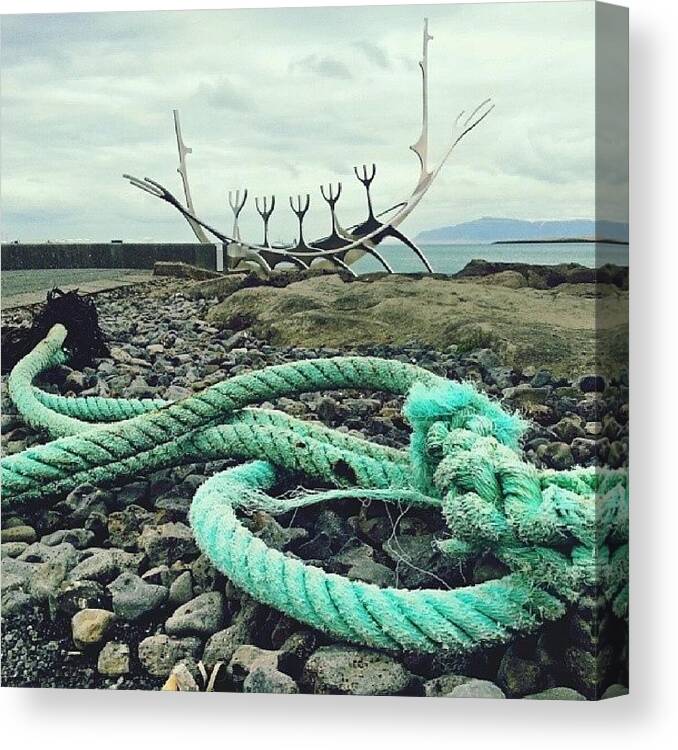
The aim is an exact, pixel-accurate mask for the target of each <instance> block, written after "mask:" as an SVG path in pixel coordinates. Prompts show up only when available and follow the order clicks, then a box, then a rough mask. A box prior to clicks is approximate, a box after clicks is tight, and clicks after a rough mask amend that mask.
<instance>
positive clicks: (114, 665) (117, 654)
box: [97, 641, 130, 677]
mask: <svg viewBox="0 0 678 750" xmlns="http://www.w3.org/2000/svg"><path fill="white" fill-rule="evenodd" d="M129 661H130V652H129V646H128V645H127V644H126V643H114V642H113V641H109V643H107V644H106V645H105V646H104V647H103V648H102V649H101V651H100V653H99V658H98V660H97V670H98V671H99V673H100V674H103V675H106V676H107V677H119V676H120V675H124V674H128V673H129Z"/></svg>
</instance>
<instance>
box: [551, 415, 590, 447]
mask: <svg viewBox="0 0 678 750" xmlns="http://www.w3.org/2000/svg"><path fill="white" fill-rule="evenodd" d="M552 430H553V432H555V433H556V435H557V436H558V437H559V438H560V439H561V440H562V441H563V442H564V443H571V442H572V441H573V440H574V439H575V438H583V437H584V436H585V434H586V433H585V432H584V420H583V419H582V418H581V417H563V418H562V419H561V420H560V421H559V422H557V423H556V424H554V425H553V427H552Z"/></svg>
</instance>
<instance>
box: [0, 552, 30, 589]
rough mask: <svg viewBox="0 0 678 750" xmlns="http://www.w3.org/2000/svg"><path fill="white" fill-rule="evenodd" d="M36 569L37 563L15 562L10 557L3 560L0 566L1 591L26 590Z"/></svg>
mask: <svg viewBox="0 0 678 750" xmlns="http://www.w3.org/2000/svg"><path fill="white" fill-rule="evenodd" d="M38 567H39V563H31V562H26V561H24V560H15V559H14V558H12V557H5V558H3V559H2V564H1V570H2V575H1V576H0V584H1V585H2V590H3V591H6V590H14V589H22V588H26V587H27V586H28V584H29V582H30V580H31V578H32V577H33V575H35V573H36V571H37V569H38Z"/></svg>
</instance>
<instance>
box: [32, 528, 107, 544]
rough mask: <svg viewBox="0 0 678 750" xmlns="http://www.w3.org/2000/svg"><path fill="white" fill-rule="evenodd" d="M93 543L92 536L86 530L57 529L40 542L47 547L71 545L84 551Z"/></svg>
mask: <svg viewBox="0 0 678 750" xmlns="http://www.w3.org/2000/svg"><path fill="white" fill-rule="evenodd" d="M93 541H94V534H92V532H91V531H87V530H86V529H59V530H58V531H54V532H53V533H51V534H47V535H46V536H43V537H42V539H41V540H40V542H41V543H42V544H46V545H47V546H48V547H55V546H57V545H59V544H64V543H65V544H71V545H72V546H73V547H75V548H76V549H85V547H89V546H90V545H91V544H92V542H93Z"/></svg>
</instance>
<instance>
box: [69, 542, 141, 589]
mask: <svg viewBox="0 0 678 750" xmlns="http://www.w3.org/2000/svg"><path fill="white" fill-rule="evenodd" d="M140 562H141V560H140V557H139V556H138V555H133V554H130V553H127V552H123V551H122V550H118V549H107V550H98V551H96V552H94V554H92V555H91V556H90V557H86V558H85V559H84V560H82V561H81V562H79V563H78V564H77V565H76V566H75V567H74V568H73V570H71V572H70V573H69V575H68V577H69V578H70V579H72V580H75V581H77V580H81V579H88V580H91V581H98V582H99V583H111V581H113V580H114V579H115V578H117V577H118V576H119V575H120V573H121V572H122V571H123V570H130V571H132V572H136V571H137V570H138V569H139V563H140Z"/></svg>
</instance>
